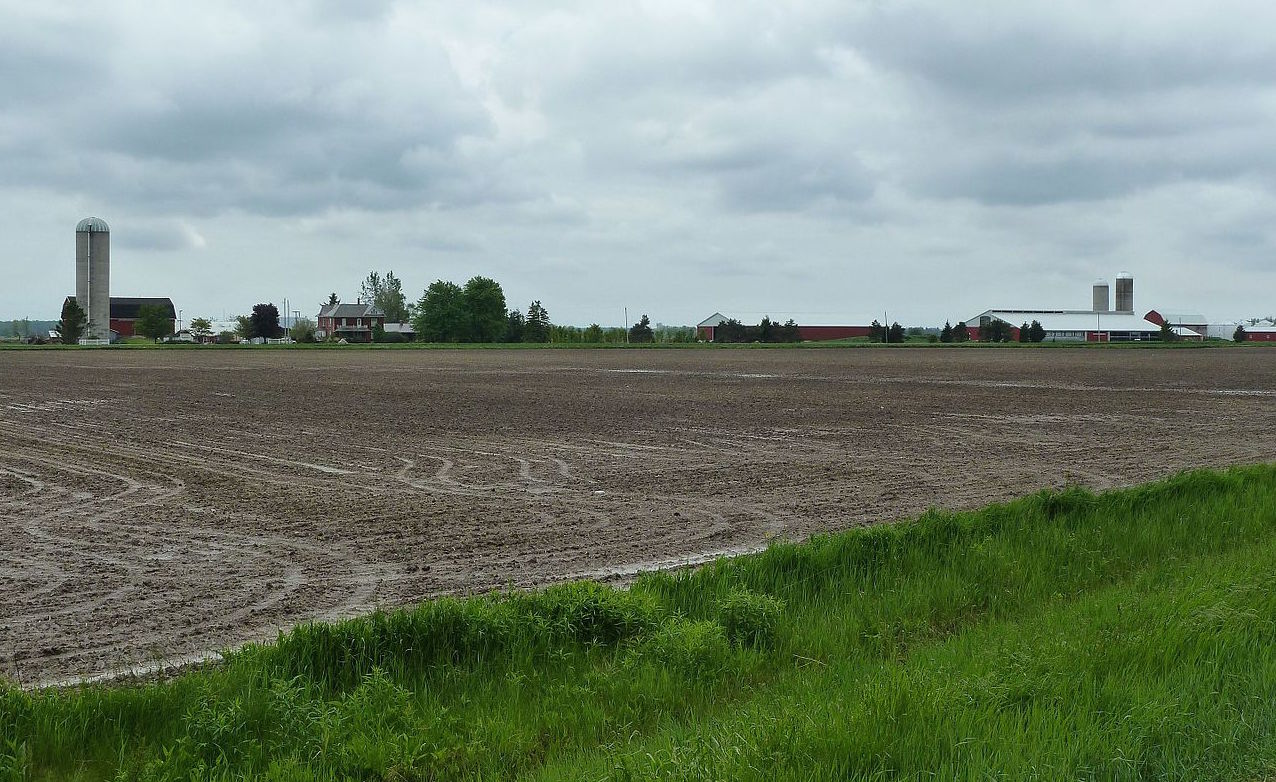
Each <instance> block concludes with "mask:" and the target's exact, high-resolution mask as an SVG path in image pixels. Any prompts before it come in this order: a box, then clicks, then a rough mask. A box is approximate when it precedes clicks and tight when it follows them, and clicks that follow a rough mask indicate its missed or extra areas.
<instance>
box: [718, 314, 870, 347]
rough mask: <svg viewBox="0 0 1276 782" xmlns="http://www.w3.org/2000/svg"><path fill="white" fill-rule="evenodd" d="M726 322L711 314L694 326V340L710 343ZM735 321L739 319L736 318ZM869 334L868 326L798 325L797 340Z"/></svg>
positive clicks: (779, 320) (810, 340)
mask: <svg viewBox="0 0 1276 782" xmlns="http://www.w3.org/2000/svg"><path fill="white" fill-rule="evenodd" d="M728 320H731V319H730V318H728V317H727V316H726V315H723V314H722V313H721V312H715V313H713V314H712V315H710V316H709V317H707V318H705V319H704V320H702V321H700V322H699V323H697V324H696V339H697V340H700V341H702V342H712V341H713V338H714V335H715V333H716V331H717V328H718V327H719V326H721V325H722V324H723V323H726V322H727V321H728ZM736 320H740V319H739V318H736ZM771 320H772V321H774V322H776V323H783V322H784V321H785V320H787V318H783V317H775V318H772V319H771ZM871 333H872V329H871V328H870V327H868V326H822V325H810V326H805V325H798V339H799V340H801V341H803V342H823V341H826V340H831V339H851V338H853V337H867V336H869V335H870V334H871Z"/></svg>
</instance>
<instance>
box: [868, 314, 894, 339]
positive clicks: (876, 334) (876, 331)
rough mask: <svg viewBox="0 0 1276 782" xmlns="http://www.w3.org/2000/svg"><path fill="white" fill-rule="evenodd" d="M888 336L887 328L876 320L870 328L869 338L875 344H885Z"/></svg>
mask: <svg viewBox="0 0 1276 782" xmlns="http://www.w3.org/2000/svg"><path fill="white" fill-rule="evenodd" d="M888 336H889V335H888V334H887V329H886V327H885V326H883V325H882V324H881V323H878V322H877V319H876V318H874V319H873V322H872V323H871V324H869V327H868V338H869V339H870V340H871V341H873V342H885V341H886V338H887V337H888Z"/></svg>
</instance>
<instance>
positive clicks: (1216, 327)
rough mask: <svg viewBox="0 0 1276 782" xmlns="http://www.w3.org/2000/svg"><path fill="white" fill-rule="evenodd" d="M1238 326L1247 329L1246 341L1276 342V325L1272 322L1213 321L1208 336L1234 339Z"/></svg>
mask: <svg viewBox="0 0 1276 782" xmlns="http://www.w3.org/2000/svg"><path fill="white" fill-rule="evenodd" d="M1237 326H1241V327H1243V328H1244V329H1245V341H1246V342H1276V325H1272V324H1270V323H1255V324H1253V325H1250V324H1249V323H1211V324H1210V327H1209V332H1208V336H1209V338H1210V339H1232V338H1233V337H1234V336H1235V334H1236V327H1237Z"/></svg>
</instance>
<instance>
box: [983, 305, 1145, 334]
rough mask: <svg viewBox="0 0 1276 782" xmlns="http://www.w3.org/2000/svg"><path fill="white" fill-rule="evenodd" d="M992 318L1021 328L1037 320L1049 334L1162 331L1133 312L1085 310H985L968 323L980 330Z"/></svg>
mask: <svg viewBox="0 0 1276 782" xmlns="http://www.w3.org/2000/svg"><path fill="white" fill-rule="evenodd" d="M985 317H991V318H996V319H997V320H1000V321H1004V322H1006V323H1009V324H1010V325H1011V326H1020V325H1022V324H1024V323H1031V322H1033V321H1034V320H1035V321H1037V322H1038V323H1040V324H1041V327H1042V328H1043V329H1045V330H1046V331H1137V332H1159V331H1160V330H1161V327H1160V326H1158V325H1156V324H1155V323H1152V322H1151V321H1148V320H1146V319H1145V318H1142V317H1139V316H1138V315H1135V314H1134V313H1132V312H1089V311H1086V310H986V311H984V312H982V313H980V314H979V315H976V316H975V317H973V318H971V319H970V320H968V321H966V325H967V326H974V327H976V328H978V326H979V321H980V319H981V318H985Z"/></svg>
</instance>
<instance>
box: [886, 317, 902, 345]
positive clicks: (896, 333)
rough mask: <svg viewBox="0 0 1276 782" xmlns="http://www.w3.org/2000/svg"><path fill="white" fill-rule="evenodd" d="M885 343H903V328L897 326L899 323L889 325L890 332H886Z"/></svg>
mask: <svg viewBox="0 0 1276 782" xmlns="http://www.w3.org/2000/svg"><path fill="white" fill-rule="evenodd" d="M886 341H887V342H895V343H899V342H903V341H904V327H903V326H901V325H899V323H898V322H896V323H892V324H891V327H890V330H889V331H887V332H886Z"/></svg>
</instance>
